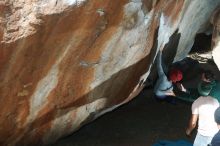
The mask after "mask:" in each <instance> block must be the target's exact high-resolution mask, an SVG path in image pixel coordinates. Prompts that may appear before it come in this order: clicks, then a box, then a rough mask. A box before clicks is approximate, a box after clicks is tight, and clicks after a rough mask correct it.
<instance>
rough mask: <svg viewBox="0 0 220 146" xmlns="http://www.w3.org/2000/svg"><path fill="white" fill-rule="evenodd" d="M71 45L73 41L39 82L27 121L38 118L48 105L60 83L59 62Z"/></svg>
mask: <svg viewBox="0 0 220 146" xmlns="http://www.w3.org/2000/svg"><path fill="white" fill-rule="evenodd" d="M71 45H72V43H69V44H68V46H67V47H66V49H65V51H64V52H63V53H62V54H61V56H60V57H59V58H58V59H57V61H56V62H55V64H54V65H53V66H52V67H51V69H50V71H49V72H48V74H47V75H46V76H45V77H44V78H43V79H42V80H40V82H39V83H38V85H37V88H36V89H35V92H34V94H33V95H32V96H31V99H30V114H29V116H28V121H27V122H32V121H33V120H34V119H35V118H36V116H37V114H38V112H39V111H40V110H41V109H43V108H44V107H45V106H46V105H47V103H48V102H47V97H48V95H49V94H50V92H51V91H52V90H53V89H54V88H55V87H56V86H57V84H58V73H59V63H60V62H61V61H62V59H63V58H64V57H65V55H66V54H67V52H68V51H69V49H70V48H71Z"/></svg>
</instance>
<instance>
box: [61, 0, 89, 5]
mask: <svg viewBox="0 0 220 146" xmlns="http://www.w3.org/2000/svg"><path fill="white" fill-rule="evenodd" d="M84 1H86V0H64V2H65V3H67V4H69V5H77V6H80V5H81V4H82V3H83V2H84Z"/></svg>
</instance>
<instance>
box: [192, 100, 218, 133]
mask: <svg viewBox="0 0 220 146" xmlns="http://www.w3.org/2000/svg"><path fill="white" fill-rule="evenodd" d="M218 107H219V103H218V101H217V100H216V99H214V98H212V97H210V96H201V97H199V98H198V99H197V100H195V102H194V103H193V105H192V111H193V114H199V122H198V133H200V134H201V135H203V136H214V134H216V133H217V131H218V127H217V125H216V123H215V120H214V112H215V110H216V109H217V108H218Z"/></svg>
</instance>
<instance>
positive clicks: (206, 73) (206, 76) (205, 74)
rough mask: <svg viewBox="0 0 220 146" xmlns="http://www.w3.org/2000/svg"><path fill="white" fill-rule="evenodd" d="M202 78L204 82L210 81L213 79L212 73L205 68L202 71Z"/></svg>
mask: <svg viewBox="0 0 220 146" xmlns="http://www.w3.org/2000/svg"><path fill="white" fill-rule="evenodd" d="M202 80H203V81H205V82H212V81H213V80H214V74H213V73H212V72H211V71H210V70H205V71H203V73H202Z"/></svg>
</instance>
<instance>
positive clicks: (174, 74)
mask: <svg viewBox="0 0 220 146" xmlns="http://www.w3.org/2000/svg"><path fill="white" fill-rule="evenodd" d="M182 78H183V74H182V72H181V71H180V70H179V69H175V68H174V69H172V70H171V71H170V74H169V79H170V80H171V81H172V82H174V83H176V82H178V81H180V80H182Z"/></svg>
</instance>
